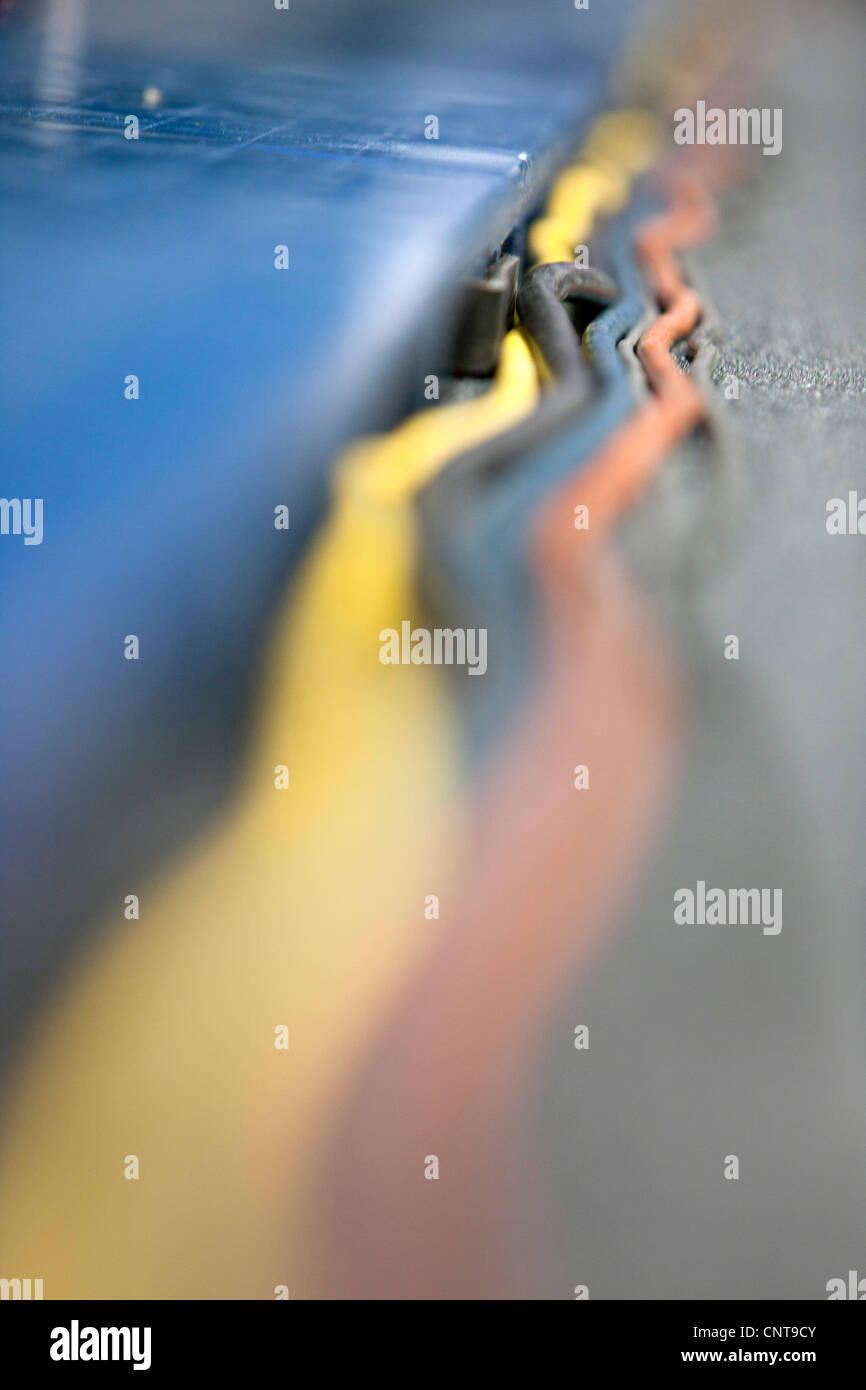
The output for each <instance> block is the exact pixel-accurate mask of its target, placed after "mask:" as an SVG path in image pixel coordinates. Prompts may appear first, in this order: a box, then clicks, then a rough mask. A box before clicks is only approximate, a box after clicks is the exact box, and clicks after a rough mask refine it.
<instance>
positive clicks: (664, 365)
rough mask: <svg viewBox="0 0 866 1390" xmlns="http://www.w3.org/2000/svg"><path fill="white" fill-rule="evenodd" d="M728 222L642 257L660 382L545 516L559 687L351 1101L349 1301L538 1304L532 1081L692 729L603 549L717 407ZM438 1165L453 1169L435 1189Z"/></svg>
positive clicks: (674, 231)
mask: <svg viewBox="0 0 866 1390" xmlns="http://www.w3.org/2000/svg"><path fill="white" fill-rule="evenodd" d="M711 226H712V216H711V213H710V209H709V204H708V202H707V201H706V199H705V197H704V196H703V194H702V193H701V191H700V189H699V188H698V187H697V186H696V185H695V184H694V183H693V182H681V181H678V183H677V185H676V191H675V197H674V202H673V205H672V207H671V209H670V211H669V212H668V213H667V214H666V215H665V216H664V217H662V218H658V219H654V220H653V221H652V222H650V223H648V224H645V225H644V227H643V228H642V229H641V232H640V234H639V237H638V243H637V244H638V251H639V253H640V255H641V257H642V259H643V260H644V262H645V263H646V265H647V268H648V270H649V272H650V273H651V275H652V277H653V280H654V285H655V289H656V293H657V295H658V297H659V300H660V303H661V305H662V307H663V312H662V314H661V315H660V317H659V319H658V320H657V321H656V322H655V323H654V324H653V326H652V327H651V328H650V329H649V330H648V331H647V332H646V333H645V334H644V336H643V338H642V339H641V342H640V345H639V355H640V359H641V361H642V363H643V365H644V368H645V370H646V372H647V376H648V378H649V380H650V383H651V386H652V389H653V391H654V396H653V398H652V399H651V400H650V401H649V402H648V403H647V404H646V405H645V406H643V407H642V408H640V409H639V410H637V411H636V412H635V414H634V415H633V416H631V417H630V419H629V421H628V422H627V423H626V424H625V425H624V426H623V427H622V428H621V429H620V430H618V431H617V432H616V434H615V435H614V436H613V437H612V438H611V439H610V441H609V442H607V443H606V444H605V445H604V446H603V447H602V448H601V449H600V450H599V451H598V453H597V454H596V456H595V457H594V459H593V460H592V461H591V462H590V464H589V465H588V466H587V467H585V468H582V469H581V471H580V473H579V474H578V476H577V478H576V479H575V480H573V481H572V482H570V483H569V484H567V485H566V486H564V487H563V488H561V489H559V490H558V491H557V493H556V494H555V495H554V497H553V498H552V499H551V500H550V501H548V502H547V503H546V504H544V505H543V507H542V508H541V510H540V512H539V515H538V517H537V520H536V523H535V525H534V527H533V533H532V556H533V562H534V564H533V569H534V576H535V579H536V583H537V586H538V589H539V591H540V596H541V598H542V602H543V606H544V618H543V621H544V627H545V635H546V652H545V665H544V675H543V679H542V681H541V684H540V686H539V687H538V688H537V690H536V693H535V696H534V698H533V700H532V702H531V704H530V707H529V709H528V710H527V712H526V714H525V716H524V718H523V720H522V723H521V725H520V727H519V729H518V731H517V732H516V735H515V738H514V742H513V745H512V751H511V752H510V754H509V757H508V760H507V762H505V763H503V764H502V765H501V766H500V767H498V768H495V769H494V771H493V773H492V775H491V776H490V777H489V778H488V780H487V782H486V784H485V785H484V786H483V787H482V788H481V791H480V795H479V798H478V801H477V804H476V806H475V808H474V814H473V815H471V817H470V820H469V824H468V826H467V830H466V837H465V841H466V843H465V852H464V855H463V861H462V870H461V871H460V873H459V874H458V878H457V882H456V884H455V885H454V887H453V889H452V891H451V892H449V893H447V894H445V895H444V896H443V903H451V904H453V905H454V906H453V908H452V909H451V911H450V912H446V913H443V918H444V920H443V923H442V934H441V936H440V938H439V942H438V945H437V946H436V948H435V950H434V951H433V953H432V955H431V956H430V957H429V958H428V960H427V962H426V964H425V965H423V966H422V967H421V968H420V970H419V971H418V972H417V973H416V977H415V979H414V981H413V983H412V985H411V987H410V989H409V990H408V991H407V992H406V994H404V996H403V998H402V999H401V1001H400V1003H399V1005H398V1007H397V1008H396V1009H395V1010H394V1012H393V1014H392V1016H391V1017H390V1020H389V1021H388V1023H387V1026H386V1027H385V1028H383V1030H382V1031H381V1032H380V1034H379V1036H378V1040H377V1041H376V1043H375V1044H374V1046H373V1047H372V1048H371V1050H370V1053H369V1054H368V1056H367V1058H366V1060H365V1061H364V1063H363V1065H362V1067H361V1069H360V1072H359V1075H358V1077H357V1079H356V1082H355V1084H354V1086H353V1087H352V1088H351V1090H350V1092H349V1094H348V1096H347V1098H346V1103H345V1105H344V1106H342V1107H341V1110H340V1116H341V1118H340V1121H339V1123H338V1126H337V1132H336V1134H335V1135H334V1136H333V1141H332V1144H331V1146H330V1151H329V1153H328V1154H327V1155H326V1162H325V1165H324V1172H325V1175H326V1176H325V1179H324V1188H323V1194H322V1220H323V1223H324V1224H325V1225H329V1226H330V1236H331V1240H330V1245H329V1247H328V1249H327V1254H326V1257H325V1265H326V1271H327V1275H326V1277H327V1284H328V1287H329V1288H330V1289H332V1290H335V1289H336V1290H338V1291H339V1292H338V1296H347V1297H362V1298H381V1297H388V1298H448V1299H453V1298H509V1297H525V1296H527V1295H528V1296H531V1292H530V1291H531V1289H532V1287H533V1279H532V1271H531V1268H530V1260H529V1257H528V1252H529V1251H530V1250H531V1248H532V1240H531V1239H530V1238H529V1236H528V1233H527V1230H526V1229H525V1228H524V1223H523V1217H524V1212H523V1209H522V1206H521V1201H520V1200H518V1194H522V1200H523V1205H524V1206H525V1202H526V1195H525V1189H526V1183H525V1173H524V1175H523V1177H524V1181H523V1183H522V1184H519V1183H517V1182H515V1181H513V1180H512V1176H513V1175H514V1174H515V1173H516V1172H517V1171H518V1170H519V1169H520V1166H521V1165H520V1158H519V1157H517V1158H515V1153H514V1151H515V1149H516V1148H518V1147H519V1145H520V1142H521V1141H519V1140H518V1139H517V1138H516V1135H515V1133H514V1129H513V1112H514V1095H515V1093H516V1092H518V1088H519V1085H520V1083H521V1081H522V1080H524V1079H525V1074H526V1072H527V1071H528V1069H529V1067H530V1066H531V1059H532V1051H533V1042H534V1039H535V1036H536V1032H537V1029H538V1025H539V1020H541V1019H543V1017H544V1016H545V1011H546V1010H547V1009H548V1008H549V1006H550V1002H551V999H552V998H553V997H555V994H556V991H557V989H558V988H559V986H560V984H561V982H562V980H563V979H572V980H573V978H574V973H575V970H576V969H583V968H584V966H585V964H586V962H587V960H588V958H589V956H590V954H591V952H592V951H593V950H594V949H595V948H596V947H597V945H598V944H599V942H600V941H601V940H602V939H603V938H604V936H605V935H606V933H607V932H608V931H609V930H610V927H611V925H612V923H613V921H614V919H615V916H616V913H617V910H618V908H619V906H620V904H621V902H622V898H623V895H624V892H625V889H626V887H627V885H628V882H629V879H630V878H631V876H632V875H633V873H634V871H635V868H636V866H637V864H638V863H639V861H640V858H641V853H642V851H643V849H644V847H645V845H646V842H647V840H648V839H649V837H650V835H651V832H652V829H653V826H654V824H655V822H656V821H657V818H658V812H659V804H660V801H661V800H662V797H663V790H664V787H665V784H666V782H667V779H668V776H669V773H670V766H671V761H672V757H671V754H672V749H673V745H674V743H675V736H674V730H675V725H676V709H677V700H676V693H675V682H674V679H673V676H672V672H671V670H670V667H669V665H668V663H667V661H666V660H665V657H664V655H663V651H662V646H661V643H660V640H659V638H658V636H657V634H656V632H655V630H654V628H653V625H652V622H651V619H650V617H649V614H648V613H647V612H646V610H645V608H644V606H643V605H642V603H641V602H640V600H639V598H638V597H637V596H636V594H635V593H634V592H633V590H632V589H631V587H630V585H629V584H628V582H627V580H626V579H625V577H624V575H623V574H622V573H621V571H620V570H619V567H618V566H617V564H616V562H615V561H614V559H613V557H612V556H611V554H610V553H609V550H608V548H607V547H606V546H604V545H600V544H597V543H594V542H599V541H601V540H602V539H603V537H604V536H605V535H606V534H607V532H608V531H609V528H610V525H611V523H612V522H613V521H614V520H615V518H616V517H617V516H618V515H619V514H620V513H621V512H622V511H623V510H624V508H625V507H627V506H628V505H629V504H630V503H631V502H632V501H633V500H634V498H635V497H636V496H637V494H638V492H639V491H640V489H641V487H642V486H643V485H644V484H645V482H646V480H647V479H648V478H649V477H650V475H651V474H652V471H653V470H654V468H656V467H657V466H658V463H659V461H660V459H661V458H662V456H663V454H664V452H665V451H666V450H667V449H668V448H669V447H670V446H671V445H672V444H673V443H674V442H675V441H676V440H677V439H678V438H680V437H682V436H683V435H684V434H686V433H687V432H688V431H689V430H690V429H691V428H692V427H693V426H694V425H696V424H697V423H699V422H700V421H701V419H702V418H703V416H704V405H703V401H702V398H701V395H700V392H699V391H698V389H697V387H696V386H695V384H694V382H693V381H691V380H690V378H689V377H688V376H685V375H683V374H682V373H681V371H680V370H679V368H678V366H677V365H676V363H675V362H674V361H673V359H672V358H671V356H670V348H671V347H672V346H673V345H674V344H675V343H676V342H677V341H678V340H680V339H681V338H683V337H684V336H686V335H688V333H690V332H691V330H692V329H693V328H694V326H695V324H696V323H697V321H698V318H699V316H700V304H699V301H698V298H697V296H696V295H695V293H694V292H693V291H692V290H690V289H689V288H688V287H687V286H686V285H685V284H684V283H683V281H682V278H681V276H680V273H679V271H678V268H677V265H676V261H675V258H674V255H673V251H674V248H676V247H683V246H685V245H687V244H689V243H691V242H693V241H697V240H699V239H700V238H701V237H702V236H704V235H706V233H707V232H708V231H709V229H710V228H711ZM577 504H582V505H589V507H590V509H591V529H590V531H588V532H584V531H576V530H575V528H574V525H573V516H574V506H575V505H577ZM588 537H591V538H592V541H591V543H590V544H587V538H588ZM576 764H583V765H585V766H586V767H587V768H588V769H589V778H590V786H589V787H588V788H587V789H586V790H576V789H575V785H574V782H573V772H574V770H575V765H576ZM434 1158H435V1159H436V1162H437V1163H438V1165H439V1177H438V1180H436V1181H426V1180H425V1176H424V1165H425V1164H428V1163H429V1162H430V1161H432V1160H433V1159H434ZM335 1213H336V1216H335ZM506 1247H507V1251H506Z"/></svg>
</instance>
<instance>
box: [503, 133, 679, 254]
mask: <svg viewBox="0 0 866 1390" xmlns="http://www.w3.org/2000/svg"><path fill="white" fill-rule="evenodd" d="M659 139H660V134H659V128H658V123H657V121H656V118H655V117H654V116H653V115H651V114H650V112H648V111H642V110H635V111H630V110H624V111H611V112H609V113H608V114H607V115H605V116H601V117H600V118H599V119H598V120H597V121H596V122H595V125H594V126H593V128H592V131H591V133H590V136H589V139H588V140H587V142H586V144H585V145H584V148H583V150H582V152H581V157H580V159H579V161H578V162H577V163H576V164H572V165H571V166H570V167H569V168H568V169H566V170H565V171H564V172H563V173H562V174H560V176H559V178H558V179H557V180H556V182H555V183H554V185H553V188H552V189H551V192H550V197H549V198H548V200H547V205H546V207H545V210H544V214H543V216H541V217H538V218H536V220H535V221H534V222H533V223H532V225H531V227H530V229H529V251H530V255H531V256H532V257H533V259H534V260H535V262H536V264H541V263H544V262H548V261H570V260H573V258H574V252H575V247H577V246H580V245H583V244H585V243H586V241H587V240H588V238H589V235H590V233H591V231H592V228H593V226H594V224H595V222H596V220H597V219H598V218H599V217H610V216H611V215H612V214H613V213H616V212H619V210H620V209H621V208H623V207H625V205H626V203H627V202H628V199H629V196H630V194H631V186H632V181H633V179H634V177H635V175H636V174H639V173H641V172H642V171H643V170H644V169H647V168H649V166H650V164H651V163H652V161H653V159H654V157H655V154H656V151H657V149H658V145H659Z"/></svg>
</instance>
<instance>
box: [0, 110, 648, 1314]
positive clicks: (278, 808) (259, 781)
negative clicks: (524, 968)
mask: <svg viewBox="0 0 866 1390" xmlns="http://www.w3.org/2000/svg"><path fill="white" fill-rule="evenodd" d="M651 146H652V135H651V131H650V124H649V120H648V118H646V117H645V116H643V115H642V114H641V113H635V112H623V113H616V114H614V115H612V116H606V117H603V118H602V119H601V120H600V121H599V122H598V123H597V124H596V126H595V127H594V129H593V132H592V133H591V136H590V139H589V141H588V143H587V147H586V151H585V153H584V156H583V157H582V159H581V162H580V164H579V165H577V166H576V167H575V168H573V169H571V170H568V171H566V173H565V174H564V175H563V176H562V178H561V179H560V180H559V181H558V182H557V184H556V186H555V188H554V189H553V192H552V194H551V199H550V203H549V205H548V209H547V212H546V216H545V218H544V219H542V220H541V221H540V222H538V223H535V224H534V225H533V227H532V229H531V233H530V245H531V248H532V253H533V255H534V256H535V257H536V258H537V259H539V260H545V259H562V258H566V259H570V258H571V256H572V252H573V247H574V245H575V244H576V243H579V242H580V241H581V240H582V239H584V237H585V236H587V235H588V234H589V230H590V228H591V226H592V223H593V220H594V219H595V217H596V216H598V215H599V214H602V213H609V212H612V211H614V210H615V209H616V208H617V207H619V206H621V205H622V204H623V203H624V201H625V200H626V199H627V197H628V191H629V187H630V180H631V178H632V176H633V174H634V173H635V172H637V170H638V169H640V168H643V167H645V164H646V162H648V160H649V158H650V157H651V155H650V151H651ZM538 393H539V385H538V376H537V372H536V369H535V367H534V365H533V360H532V355H531V353H530V351H529V349H528V347H527V345H526V343H525V341H524V339H523V337H522V335H521V334H520V333H519V331H517V330H514V331H512V332H511V333H510V334H509V335H508V336H507V338H506V340H505V344H504V347H503V353H502V359H501V362H500V367H499V370H498V372H497V376H496V379H495V381H494V384H493V386H492V387H491V388H490V390H489V391H488V392H487V393H486V394H485V395H483V396H480V397H478V398H476V399H474V400H472V401H468V402H464V403H460V404H454V405H446V406H441V407H439V408H437V409H434V410H428V411H424V412H422V413H421V414H419V415H417V416H414V417H412V418H411V419H410V420H408V421H407V422H406V423H405V424H403V425H402V426H401V427H399V428H398V429H397V430H395V431H394V432H393V433H391V434H390V435H387V436H383V437H381V438H377V439H372V440H364V441H361V442H360V443H359V444H358V445H356V446H354V447H353V448H351V449H350V450H349V451H348V452H347V454H346V455H345V456H344V458H343V459H342V461H341V463H340V465H339V467H338V469H337V471H336V475H335V481H334V497H333V507H332V510H331V513H330V515H329V518H328V520H327V522H326V523H325V525H324V527H323V528H322V531H321V532H320V534H319V536H318V537H317V538H316V540H315V542H314V544H313V545H312V547H311V551H310V553H309V555H308V556H307V558H306V561H305V564H304V566H303V570H302V573H301V576H300V578H299V580H298V583H297V585H296V586H295V587H294V588H293V591H292V593H291V594H290V596H289V601H288V602H287V605H286V610H285V612H284V613H283V615H282V616H281V618H280V619H279V622H278V625H277V631H276V635H275V640H274V644H273V651H272V655H271V658H270V661H269V670H268V675H267V679H266V681H265V692H264V699H263V705H262V709H261V713H260V718H259V720H258V721H257V728H256V731H255V734H254V738H253V743H252V748H251V752H250V757H249V760H248V766H247V770H246V774H245V782H244V786H243V790H242V795H241V797H240V799H239V801H238V802H236V803H235V805H234V807H233V808H232V810H231V811H230V813H229V814H228V816H227V817H226V818H225V819H224V821H223V822H222V823H221V824H220V825H218V826H217V827H216V828H215V829H214V830H213V831H212V832H211V833H210V834H209V835H208V836H207V837H206V838H205V840H204V842H203V843H200V844H199V845H198V846H197V847H196V848H195V850H194V851H193V853H192V855H191V857H187V858H186V859H185V860H184V861H182V862H181V864H180V865H179V866H178V867H177V868H176V869H175V870H173V871H172V872H171V873H169V874H168V875H167V876H166V877H165V878H164V880H163V882H162V885H161V887H158V888H157V887H154V888H153V890H152V891H149V892H145V893H144V894H143V896H142V900H141V917H140V920H138V921H133V922H127V921H125V920H123V919H122V918H121V919H120V920H119V921H118V920H117V919H114V920H112V921H111V922H110V923H107V924H105V925H103V928H102V930H101V932H100V933H99V934H98V935H97V937H96V939H95V941H94V946H93V951H92V953H91V955H90V957H89V958H88V959H87V960H85V961H84V962H82V963H81V965H80V967H79V969H78V971H77V973H76V975H75V977H74V978H73V979H72V980H71V981H70V982H69V983H68V985H67V987H66V988H65V989H62V990H60V991H59V999H58V1001H57V1003H56V1005H55V1007H54V1008H53V1009H52V1010H51V1011H50V1013H49V1015H48V1016H47V1017H46V1019H45V1020H44V1021H43V1023H42V1025H41V1028H40V1029H39V1030H38V1032H37V1034H36V1036H35V1037H34V1038H33V1039H32V1040H31V1043H30V1048H29V1051H28V1053H27V1054H26V1060H25V1063H24V1065H23V1067H22V1070H21V1074H20V1077H19V1081H18V1086H17V1089H16V1091H15V1093H14V1095H13V1097H12V1098H11V1104H10V1106H9V1107H8V1109H7V1123H6V1137H5V1140H4V1142H3V1144H2V1147H0V1272H7V1271H8V1272H9V1274H10V1275H14V1274H16V1272H19V1273H20V1274H22V1275H26V1274H28V1273H29V1274H31V1275H33V1276H36V1277H40V1278H42V1279H43V1280H44V1289H45V1296H46V1297H47V1298H64V1297H69V1298H108V1297H113V1298H202V1297H204V1298H221V1297H222V1298H239V1297H240V1298H272V1297H274V1290H275V1288H277V1287H279V1286H287V1287H288V1288H289V1289H290V1290H291V1293H292V1296H293V1297H303V1296H304V1295H305V1294H308V1293H310V1292H316V1290H315V1288H314V1283H313V1282H311V1279H310V1275H309V1273H308V1270H307V1267H306V1264H305V1260H304V1255H303V1250H304V1243H305V1239H306V1237H307V1232H306V1229H305V1201H306V1197H307V1194H308V1193H309V1190H310V1183H311V1180H312V1178H313V1177H314V1173H313V1172H312V1171H311V1165H312V1164H314V1162H315V1154H316V1152H317V1151H318V1149H317V1144H318V1141H319V1140H320V1138H321V1135H322V1133H323V1130H324V1128H325V1126H326V1125H327V1123H328V1120H329V1117H330V1116H331V1114H332V1113H333V1107H334V1103H335V1098H336V1097H337V1096H338V1094H339V1086H340V1083H341V1081H342V1080H343V1079H344V1078H345V1077H346V1076H347V1075H348V1073H349V1071H350V1069H351V1066H352V1062H353V1059H354V1057H355V1056H356V1055H357V1054H358V1052H359V1051H360V1050H361V1049H362V1047H363V1045H364V1042H365V1040H366V1039H367V1037H368V1036H369V1033H370V1030H371V1029H372V1027H373V1026H374V1025H375V1021H376V1019H377V1018H378V1017H379V1016H380V1015H381V1012H382V1008H383V1005H384V1003H385V1001H386V1000H387V999H388V998H390V997H392V996H393V994H394V992H395V991H396V990H397V989H398V988H399V984H400V982H401V981H402V980H403V979H405V977H406V973H407V971H408V970H409V968H410V966H411V965H412V964H413V963H414V962H415V961H417V960H418V958H419V955H420V953H421V952H422V951H423V950H424V949H425V946H426V944H427V941H428V938H429V933H430V932H431V930H432V931H435V926H436V924H435V920H434V921H430V920H428V919H427V918H426V917H425V915H424V908H425V901H426V899H427V897H428V895H431V894H437V893H439V892H440V891H441V885H442V884H443V882H444V877H443V875H444V866H445V865H446V864H447V861H448V849H449V842H450V837H451V835H452V834H453V828H454V821H455V806H456V804H457V801H458V794H459V789H458V780H459V779H458V765H457V756H456V738H455V730H454V727H453V716H452V712H451V709H450V705H449V702H448V700H447V697H446V694H445V690H444V688H443V683H442V675H441V673H440V672H438V671H436V670H435V668H425V667H417V666H409V667H405V668H404V667H397V668H395V667H392V666H383V665H382V664H381V663H380V661H379V650H380V644H379V633H380V631H381V630H382V629H385V628H394V629H397V630H399V629H400V625H401V622H402V621H403V620H405V619H409V620H410V621H412V622H414V623H417V622H418V620H419V618H420V616H421V615H420V614H419V612H418V608H417V600H416V597H415V593H414V587H413V579H414V566H415V559H416V551H417V538H416V534H415V532H416V523H415V518H414V512H413V507H412V498H413V495H414V494H415V492H417V490H418V489H419V488H421V487H422V486H423V485H424V484H425V483H426V482H427V481H428V480H429V479H430V478H431V477H432V476H433V475H434V473H435V472H436V471H437V469H439V468H441V467H443V466H444V465H445V464H446V463H447V462H448V461H449V459H450V458H452V457H453V456H455V455H456V454H458V453H460V452H463V451H464V450H467V449H469V448H471V447H472V446H473V445H475V444H477V443H480V442H482V441H483V440H484V439H487V438H489V437H490V436H492V435H494V434H496V433H498V432H500V431H503V430H506V429H507V428H508V427H509V426H510V425H512V424H514V423H516V421H517V420H518V419H520V418H522V417H523V416H524V415H526V414H528V413H529V412H530V411H531V410H532V409H533V407H534V406H535V404H536V402H537V399H538ZM283 768H285V769H286V772H285V773H283V772H282V770H281V769H283ZM286 777H287V779H288V786H287V787H285V786H283V785H282V784H283V783H284V782H285V781H286ZM445 910H447V908H446V909H445ZM283 1027H285V1028H287V1029H288V1043H289V1045H288V1048H287V1049H286V1048H284V1047H282V1046H280V1047H277V1046H275V1043H276V1042H280V1043H283V1042H285V1040H286V1039H285V1037H284V1035H282V1034H280V1032H279V1030H280V1029H281V1028H283ZM134 1160H135V1161H137V1164H138V1173H139V1176H138V1177H137V1178H136V1177H134V1176H129V1177H127V1176H125V1174H126V1173H130V1174H133V1173H134V1172H135V1161H134Z"/></svg>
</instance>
